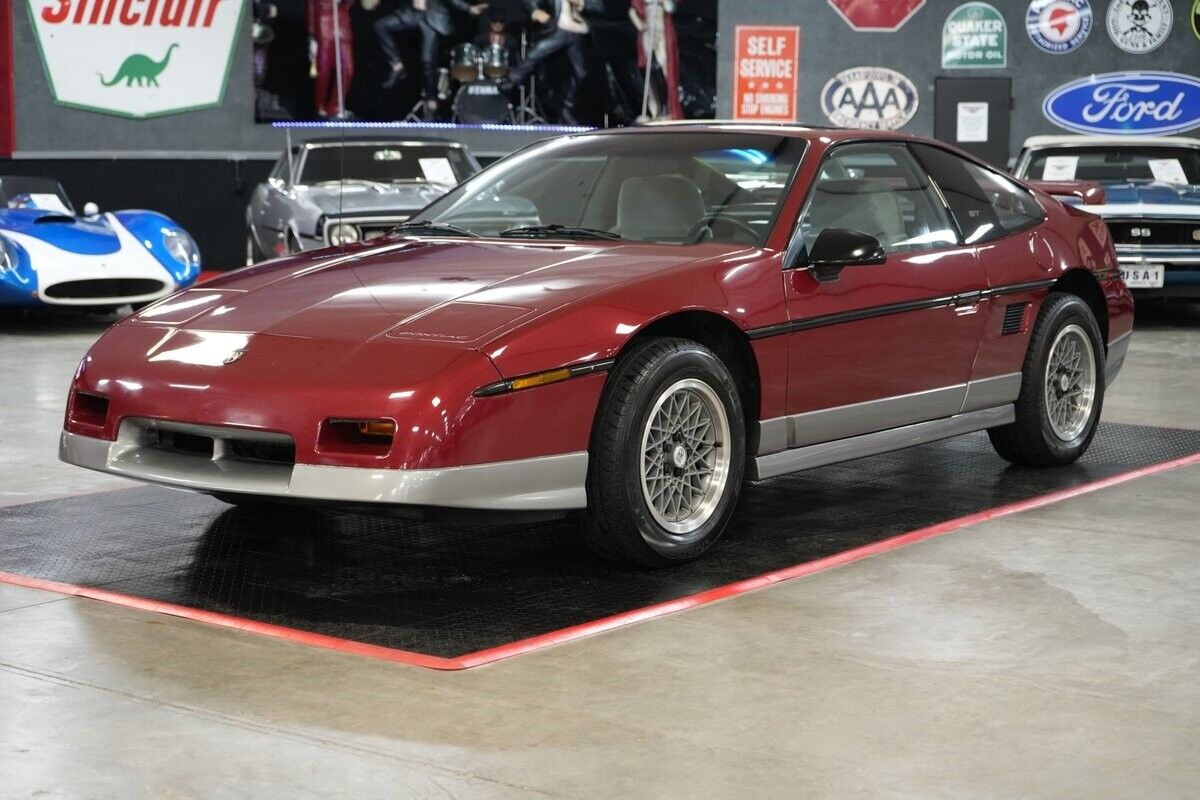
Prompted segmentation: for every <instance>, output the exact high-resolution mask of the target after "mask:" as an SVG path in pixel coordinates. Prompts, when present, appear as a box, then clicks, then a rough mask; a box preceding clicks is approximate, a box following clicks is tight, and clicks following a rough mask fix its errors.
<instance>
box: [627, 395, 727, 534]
mask: <svg viewBox="0 0 1200 800" xmlns="http://www.w3.org/2000/svg"><path fill="white" fill-rule="evenodd" d="M728 443H729V416H728V414H726V412H725V408H724V406H723V405H722V404H721V400H720V398H718V397H717V395H716V392H714V391H713V389H712V387H711V386H709V385H708V384H706V383H704V382H703V381H699V380H696V379H694V378H687V379H684V380H681V381H677V382H675V383H673V384H671V385H670V386H668V387H667V388H666V389H664V390H663V391H662V392H661V393H660V394H659V396H658V399H657V400H656V401H655V403H654V407H653V409H652V411H651V413H650V416H649V417H648V418H647V419H646V424H645V426H644V429H643V431H642V469H641V481H642V495H643V497H644V499H645V501H646V505H647V507H648V508H649V510H650V515H651V516H652V517H653V518H654V521H655V522H657V523H658V524H659V526H661V527H662V528H663V530H664V531H666V533H667V534H668V535H673V536H680V535H686V534H688V533H691V532H692V531H694V530H696V529H697V528H699V527H700V526H701V525H703V524H704V523H705V522H707V521H708V519H709V518H710V517H711V516H712V513H713V510H714V509H715V508H716V506H717V502H718V501H719V500H720V498H721V495H722V493H723V492H724V489H725V482H726V481H727V480H728V478H729V447H728Z"/></svg>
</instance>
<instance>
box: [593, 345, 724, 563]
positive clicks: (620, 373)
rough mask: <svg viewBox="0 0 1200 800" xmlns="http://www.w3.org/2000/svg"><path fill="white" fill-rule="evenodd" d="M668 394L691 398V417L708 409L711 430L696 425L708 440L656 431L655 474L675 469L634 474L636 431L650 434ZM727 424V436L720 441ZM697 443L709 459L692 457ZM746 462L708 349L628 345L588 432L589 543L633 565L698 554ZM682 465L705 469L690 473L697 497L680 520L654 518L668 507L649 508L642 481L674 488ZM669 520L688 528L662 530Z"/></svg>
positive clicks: (639, 459) (720, 369)
mask: <svg viewBox="0 0 1200 800" xmlns="http://www.w3.org/2000/svg"><path fill="white" fill-rule="evenodd" d="M668 397H685V398H686V399H687V402H689V403H695V404H696V405H695V408H696V409H697V414H701V415H703V414H707V415H708V418H709V420H710V427H709V428H708V429H700V430H707V431H708V432H707V433H705V434H704V438H711V439H712V440H713V442H715V446H714V445H713V444H707V445H706V444H705V443H703V442H700V443H697V442H696V441H695V440H694V439H692V440H688V439H684V438H683V437H682V434H678V435H677V438H675V439H671V440H670V441H668V438H670V437H669V436H667V435H666V434H664V435H663V437H662V441H661V442H660V443H659V444H660V445H661V446H662V448H663V451H662V452H661V453H659V455H658V458H659V466H658V469H659V470H661V472H662V473H663V474H667V473H671V472H672V471H674V472H673V473H672V475H671V477H648V478H646V479H643V474H642V470H643V468H647V469H653V468H648V467H644V465H643V452H642V449H643V448H642V445H643V437H644V436H653V435H656V434H655V433H654V432H653V431H650V430H649V428H648V424H649V421H650V419H651V415H652V413H657V412H658V406H659V405H660V404H661V403H664V402H666V399H667V398H668ZM722 414H723V417H722ZM657 419H661V417H658V418H657ZM655 430H658V429H655ZM726 430H727V431H728V441H720V439H722V438H725V433H724V431H726ZM710 434H711V436H710ZM693 445H696V446H695V447H693ZM702 448H703V449H707V451H708V452H709V453H710V454H711V464H713V465H717V466H711V467H710V463H709V462H707V461H706V462H705V463H704V464H701V463H700V462H699V461H694V460H693V459H699V458H702V457H703V456H702V455H701V449H702ZM681 451H682V452H683V453H684V454H685V455H684V457H682V458H681V461H682V462H683V463H684V464H685V465H686V466H678V464H679V463H680V462H676V461H671V462H670V463H668V457H669V456H668V452H669V453H670V457H671V458H674V454H675V453H677V452H681ZM745 460H746V426H745V416H744V412H743V410H742V403H741V398H740V395H739V394H738V389H737V384H736V383H735V381H734V379H733V376H732V375H731V374H730V372H729V370H728V369H727V368H726V366H725V365H724V364H723V363H722V362H721V360H720V358H719V357H718V356H717V355H716V353H714V352H713V351H712V350H709V349H708V348H707V347H704V346H703V345H701V344H699V343H697V342H693V341H690V340H687V339H675V338H663V339H647V340H646V341H642V342H637V343H635V344H633V345H632V346H631V347H630V349H629V351H628V352H627V353H625V354H623V355H622V356H621V358H620V359H619V360H618V361H617V364H616V366H615V367H614V368H613V371H612V373H611V374H610V375H609V378H608V382H607V384H606V386H605V389H604V395H603V397H602V398H601V400H600V406H599V409H598V410H597V413H596V422H595V425H594V427H593V430H592V439H591V446H590V448H589V461H588V480H587V493H588V510H587V514H586V526H585V531H586V537H587V542H588V545H589V546H590V547H591V548H592V549H593V550H594V551H596V552H597V553H599V554H600V555H602V556H604V557H606V558H608V559H610V560H614V561H619V562H624V563H627V564H634V565H638V566H642V567H662V566H669V565H672V564H679V563H682V562H685V561H689V560H691V559H694V558H697V557H698V556H700V555H701V554H702V553H704V551H706V550H707V549H708V548H710V547H712V545H713V543H715V542H716V541H717V539H718V538H720V536H721V534H722V533H723V532H724V531H725V527H726V526H727V525H728V524H729V519H730V517H731V516H732V515H733V511H734V506H736V504H737V498H738V495H739V493H740V492H741V485H742V476H743V474H744V472H745ZM691 467H699V469H700V470H705V469H711V471H710V472H709V474H708V476H707V478H704V477H696V478H695V479H694V480H695V482H696V483H695V485H696V487H697V488H696V489H695V490H694V491H695V492H696V493H699V494H700V497H699V498H692V499H695V501H696V505H697V506H698V508H697V510H696V511H695V513H693V514H692V515H691V516H689V517H683V518H680V519H678V520H677V521H671V520H669V519H666V518H665V517H663V516H661V515H663V514H667V515H669V514H670V511H669V510H668V511H665V512H664V511H663V510H661V509H658V510H655V509H654V508H653V507H652V506H651V504H650V503H649V501H648V498H647V496H646V495H647V491H643V485H644V484H645V485H646V486H651V485H654V486H659V487H662V486H663V485H664V484H665V483H668V482H670V481H675V485H680V484H681V482H683V481H686V480H687V475H686V470H687V469H688V468H691ZM655 481H659V483H655ZM648 491H653V490H648ZM660 491H661V489H660ZM689 497H691V496H690V495H689ZM689 504H690V501H689ZM680 513H681V510H680ZM656 515H660V516H658V517H656ZM659 519H664V521H663V522H662V523H660V522H659V521H658V520H659ZM671 524H674V525H677V526H678V527H680V528H684V527H687V526H693V525H694V526H695V527H694V529H690V530H686V531H683V530H678V531H674V532H673V531H671V530H668V529H667V528H666V527H664V525H671Z"/></svg>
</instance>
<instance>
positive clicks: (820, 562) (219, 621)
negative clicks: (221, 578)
mask: <svg viewBox="0 0 1200 800" xmlns="http://www.w3.org/2000/svg"><path fill="white" fill-rule="evenodd" d="M1193 464H1200V453H1196V454H1194V455H1190V456H1184V457H1183V458H1177V459H1174V460H1172V461H1164V462H1162V463H1161V464H1151V465H1149V466H1145V467H1140V468H1138V469H1134V470H1130V471H1129V472H1122V473H1120V474H1118V475H1112V476H1109V477H1107V478H1102V479H1101V480H1098V481H1093V482H1091V483H1085V484H1081V485H1079V486H1073V487H1071V488H1070V489H1063V490H1061V491H1057V492H1051V493H1050V494H1044V495H1040V496H1038V497H1031V498H1029V499H1027V500H1021V501H1018V502H1016V503H1010V504H1008V505H1003V506H997V507H995V508H989V509H986V510H984V511H979V512H976V513H974V514H968V515H966V516H963V517H957V518H955V519H951V520H946V521H945V522H939V523H937V524H936V525H930V526H929V527H927V528H920V529H918V530H915V531H909V532H908V533H902V534H900V535H898V536H893V537H891V538H890V539H882V540H880V541H878V542H873V543H871V544H868V545H863V546H862V547H856V548H854V549H853V550H846V551H844V552H841V553H837V554H835V555H832V556H828V557H826V558H820V559H817V560H815V561H806V562H804V563H803V564H797V565H796V566H794V567H786V568H784V569H781V570H775V571H774V572H768V573H765V574H763V575H758V576H756V577H753V578H747V579H745V580H741V581H736V582H734V583H729V584H726V585H724V586H718V587H716V588H715V589H708V590H706V591H703V592H699V593H697V594H693V595H688V596H687V597H680V598H677V599H675V600H668V601H666V602H663V603H658V604H656V605H652V606H646V607H644V608H638V609H634V610H633V611H625V612H622V613H620V614H614V615H612V616H610V617H604V618H602V619H597V620H592V621H591V622H585V623H582V624H580V625H574V626H572V627H569V628H563V629H561V630H557V631H552V632H550V633H546V634H542V635H540V636H534V637H531V638H528V639H522V640H520V641H516V642H510V643H508V644H504V645H500V646H498V647H492V648H489V649H487V650H479V651H477V652H474V653H468V654H466V655H463V656H458V657H455V658H440V657H438V656H430V655H425V654H424V653H414V652H411V651H408V650H397V649H394V648H391V647H382V646H380V645H373V644H366V643H364V642H355V641H353V640H350V639H341V638H338V637H336V636H325V635H324V634H319V633H309V632H306V631H301V630H297V629H296V628H287V627H284V626H282V625H272V624H270V623H267V622H256V621H254V620H250V619H245V618H243V617H235V616H231V615H228V614H222V613H220V612H216V611H204V610H202V609H199V608H192V607H190V606H181V605H177V604H175V603H165V602H162V601H160V600H151V599H148V598H145V597H135V596H133V595H127V594H121V593H120V592H112V591H109V590H107V589H97V588H92V587H88V586H76V585H74V584H69V583H59V582H57V581H49V580H43V579H41V578H27V577H25V576H23V575H13V574H11V573H7V572H0V583H8V584H12V585H14V586H23V587H25V588H29V589H42V590H44V591H48V592H57V593H58V594H64V595H70V596H72V597H86V598H88V599H91V600H99V601H101V602H105V603H112V604H114V605H119V606H125V607H126V608H135V609H138V610H141V611H153V612H156V613H159V614H168V615H170V616H173V617H182V618H184V619H190V620H194V621H196V622H206V623H208V624H210V625H219V626H221V627H223V628H233V629H235V630H241V631H248V632H250V633H256V634H259V635H262V636H270V637H272V638H275V639H284V640H286V641H290V642H296V643H298V644H304V645H309V646H311V647H321V648H325V649H327V650H338V651H341V652H343V653H355V654H357V655H361V656H368V657H370V658H378V659H382V660H384V661H393V662H398V663H401V664H409V665H412V666H414V667H425V668H427V669H439V670H459V669H470V668H471V667H478V666H482V665H484V664H491V663H492V662H495V661H500V660H502V659H506V658H512V657H513V656H519V655H524V654H525V653H532V652H534V651H536V650H542V649H544V648H546V647H550V646H551V645H556V644H562V643H564V642H570V641H574V640H576V639H582V638H583V637H585V636H594V635H595V634H597V633H603V632H605V631H611V630H614V629H616V628H623V627H625V626H626V625H633V624H635V623H638V622H644V621H646V620H650V619H657V618H658V617H663V616H666V615H667V614H674V613H676V612H679V611H686V610H688V609H692V608H698V607H700V606H704V605H708V604H709V603H715V602H717V601H718V600H726V599H728V598H731V597H737V596H738V595H742V594H746V593H747V592H752V591H755V590H757V589H763V588H766V587H768V586H773V585H775V584H777V583H783V582H784V581H790V580H794V579H796V578H802V577H805V576H807V575H813V574H816V573H818V572H824V571H825V570H829V569H833V568H834V567H840V566H844V565H846V564H851V563H853V562H855V561H861V560H862V559H864V558H869V557H871V556H874V555H878V554H879V553H886V552H889V551H891V550H898V549H900V548H901V547H907V546H908V545H910V544H915V543H917V542H923V541H925V540H926V539H934V538H937V537H938V536H945V535H946V534H948V533H953V532H954V531H957V530H960V529H962V528H965V527H968V526H970V525H975V524H977V523H980V522H986V521H988V520H992V519H999V518H1000V517H1007V516H1009V515H1011V514H1017V513H1020V512H1022V511H1030V510H1032V509H1035V508H1042V507H1043V506H1048V505H1051V504H1053V503H1058V502H1061V501H1063V500H1068V499H1070V498H1072V497H1078V496H1080V495H1084V494H1088V493H1090V492H1095V491H1098V490H1100V489H1107V488H1108V487H1110V486H1116V485H1118V484H1122V483H1126V482H1128V481H1132V480H1136V479H1137V478H1142V477H1145V476H1147V475H1154V474H1156V473H1159V472H1166V471H1168V470H1172V469H1177V468H1179V467H1186V466H1191V465H1193Z"/></svg>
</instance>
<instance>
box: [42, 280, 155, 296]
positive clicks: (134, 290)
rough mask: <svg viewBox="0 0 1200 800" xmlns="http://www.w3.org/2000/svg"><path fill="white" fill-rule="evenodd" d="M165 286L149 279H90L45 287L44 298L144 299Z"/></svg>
mask: <svg viewBox="0 0 1200 800" xmlns="http://www.w3.org/2000/svg"><path fill="white" fill-rule="evenodd" d="M165 288H167V285H166V284H165V283H163V282H162V281H156V280H153V279H150V278H92V279H90V280H83V281H64V282H63V283H55V284H52V285H50V286H47V287H46V288H45V290H44V292H45V295H46V297H51V298H54V299H56V300H97V299H101V298H113V299H120V298H123V297H144V296H146V295H151V294H157V293H158V292H161V291H162V290H163V289H165Z"/></svg>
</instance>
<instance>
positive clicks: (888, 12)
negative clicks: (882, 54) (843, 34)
mask: <svg viewBox="0 0 1200 800" xmlns="http://www.w3.org/2000/svg"><path fill="white" fill-rule="evenodd" d="M829 5H831V6H833V10H834V11H836V12H837V13H838V16H840V17H841V18H842V19H843V20H845V21H846V24H847V25H849V26H850V27H851V28H854V30H856V31H878V32H884V33H890V32H892V31H894V30H897V29H898V28H899V27H900V26H901V25H903V24H904V23H906V22H908V20H909V19H911V18H912V15H913V14H915V13H917V11H919V10H920V9H921V6H923V5H925V0H829Z"/></svg>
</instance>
